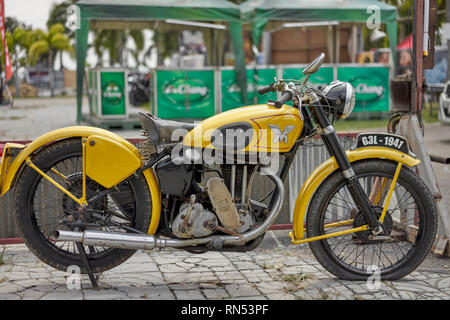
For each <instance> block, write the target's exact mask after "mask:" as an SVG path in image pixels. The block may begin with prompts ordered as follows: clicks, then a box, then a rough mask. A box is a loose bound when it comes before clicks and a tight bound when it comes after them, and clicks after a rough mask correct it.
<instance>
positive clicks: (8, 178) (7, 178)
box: [0, 126, 139, 196]
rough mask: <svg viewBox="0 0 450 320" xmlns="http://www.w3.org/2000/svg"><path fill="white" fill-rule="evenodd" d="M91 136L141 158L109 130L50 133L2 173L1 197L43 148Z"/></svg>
mask: <svg viewBox="0 0 450 320" xmlns="http://www.w3.org/2000/svg"><path fill="white" fill-rule="evenodd" d="M91 135H97V136H102V137H105V138H109V139H111V140H114V141H116V142H117V143H118V144H120V145H122V146H123V147H124V148H126V149H128V150H129V152H131V153H133V154H134V155H135V157H137V158H139V151H138V150H137V148H136V147H135V146H133V145H132V144H131V143H129V142H128V141H127V140H125V139H123V138H122V137H120V136H118V135H116V134H114V133H112V132H109V131H107V130H104V129H100V128H95V127H84V126H75V127H67V128H62V129H58V130H55V131H51V132H48V133H46V134H44V135H42V136H40V137H39V138H37V139H36V140H34V141H33V142H31V143H29V144H27V145H26V146H25V147H24V148H23V150H22V151H21V152H20V153H19V154H18V155H17V156H16V157H15V158H14V160H13V161H12V163H11V164H10V165H9V166H8V170H5V172H2V179H1V181H2V184H1V185H0V196H1V195H3V194H5V193H6V192H7V191H8V190H9V189H10V188H11V187H13V186H14V182H15V181H16V179H17V177H18V173H19V172H20V169H21V168H22V167H23V165H25V161H26V159H27V158H28V157H29V156H30V155H32V154H34V153H36V152H37V151H39V150H40V149H41V148H42V147H45V146H47V145H49V144H52V143H55V142H57V141H59V140H65V139H70V138H77V137H80V138H87V137H89V136H91ZM99 183H100V182H99Z"/></svg>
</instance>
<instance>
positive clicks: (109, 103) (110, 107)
mask: <svg viewBox="0 0 450 320" xmlns="http://www.w3.org/2000/svg"><path fill="white" fill-rule="evenodd" d="M100 82H101V83H100V87H101V106H102V115H108V116H113V115H114V116H117V115H125V113H126V106H125V103H126V102H125V75H124V72H108V71H101V76H100Z"/></svg>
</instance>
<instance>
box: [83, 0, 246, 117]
mask: <svg viewBox="0 0 450 320" xmlns="http://www.w3.org/2000/svg"><path fill="white" fill-rule="evenodd" d="M77 5H78V7H79V9H80V18H81V22H80V28H79V29H78V30H77V33H76V40H77V47H76V54H77V108H78V109H77V110H78V113H77V121H78V123H80V122H81V104H82V95H83V79H84V66H85V62H86V51H87V46H88V43H87V41H88V33H89V29H90V27H91V23H92V25H93V24H99V25H101V23H102V22H108V23H109V24H110V22H112V21H120V22H124V21H129V22H130V24H129V25H133V23H136V24H135V25H138V22H145V21H161V22H163V21H164V20H166V19H178V20H191V21H194V20H195V21H202V22H218V21H223V22H227V23H228V28H229V31H230V35H231V41H232V43H233V48H234V54H235V68H236V72H237V78H238V79H237V80H238V83H239V85H240V87H241V88H242V93H243V96H244V97H246V96H247V95H246V74H245V56H244V46H243V37H242V20H241V14H240V8H239V6H238V5H235V4H233V3H231V2H228V1H225V0H190V1H183V0H165V1H161V0H82V1H79V2H78V3H77ZM129 25H127V24H126V23H125V24H124V23H121V24H119V23H118V24H117V27H118V28H120V27H121V26H122V27H123V28H127V27H128V26H129Z"/></svg>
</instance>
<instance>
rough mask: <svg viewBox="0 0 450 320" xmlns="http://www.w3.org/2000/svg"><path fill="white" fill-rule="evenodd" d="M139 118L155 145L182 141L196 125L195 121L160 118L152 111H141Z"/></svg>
mask: <svg viewBox="0 0 450 320" xmlns="http://www.w3.org/2000/svg"><path fill="white" fill-rule="evenodd" d="M139 120H140V122H141V126H142V129H144V130H145V131H147V133H148V135H149V139H150V142H151V143H152V144H154V145H158V144H161V143H170V142H180V141H182V140H183V137H184V136H185V135H186V134H187V133H188V132H189V131H191V130H192V129H194V127H195V124H194V123H189V122H180V121H173V120H162V119H158V118H156V117H155V116H153V115H152V114H151V113H141V112H139Z"/></svg>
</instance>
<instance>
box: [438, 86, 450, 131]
mask: <svg viewBox="0 0 450 320" xmlns="http://www.w3.org/2000/svg"><path fill="white" fill-rule="evenodd" d="M439 121H440V122H441V123H442V124H448V125H450V81H447V82H446V83H445V85H444V90H442V93H441V95H440V96H439Z"/></svg>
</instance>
